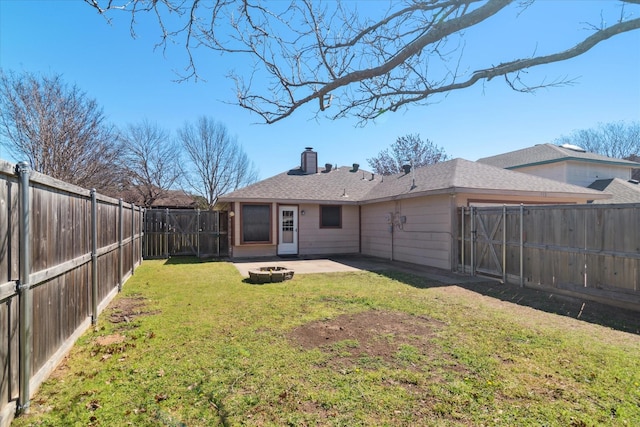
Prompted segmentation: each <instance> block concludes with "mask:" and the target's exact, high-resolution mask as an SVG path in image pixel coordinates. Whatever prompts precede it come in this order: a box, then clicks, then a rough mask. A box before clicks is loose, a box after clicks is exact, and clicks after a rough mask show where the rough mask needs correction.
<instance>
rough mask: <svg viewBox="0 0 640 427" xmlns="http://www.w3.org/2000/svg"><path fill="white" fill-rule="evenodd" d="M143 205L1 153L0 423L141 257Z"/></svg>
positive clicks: (19, 407)
mask: <svg viewBox="0 0 640 427" xmlns="http://www.w3.org/2000/svg"><path fill="white" fill-rule="evenodd" d="M142 215H143V210H142V209H141V208H139V207H136V206H135V205H130V204H126V203H123V202H122V201H119V200H115V199H111V198H108V197H105V196H101V195H99V194H97V193H95V192H94V191H89V190H85V189H82V188H79V187H76V186H73V185H70V184H66V183H64V182H61V181H58V180H55V179H52V178H50V177H47V176H45V175H42V174H39V173H36V172H32V171H30V170H29V168H28V166H27V165H26V164H20V165H17V166H16V165H13V164H11V163H8V162H4V161H1V160H0V339H1V340H2V345H1V346H0V363H1V368H0V426H8V425H9V424H10V423H11V420H12V419H13V418H14V416H15V414H16V413H20V412H25V411H26V410H28V407H29V403H30V397H31V395H32V394H33V393H34V392H35V391H36V389H37V388H38V387H39V386H40V384H41V383H42V382H43V381H44V380H45V379H46V378H47V377H48V376H49V374H50V373H51V371H52V370H53V369H54V368H55V367H56V366H57V364H58V363H59V362H60V360H62V358H63V357H64V355H65V354H66V353H67V352H68V350H69V349H70V348H71V346H72V345H73V343H74V342H75V340H76V339H77V338H78V337H79V336H80V335H81V334H82V333H83V332H84V331H85V330H86V329H87V328H88V327H89V326H90V324H91V322H95V320H96V319H97V316H98V314H99V313H100V311H102V310H103V309H104V307H106V305H107V304H108V303H109V301H110V300H111V299H112V298H113V297H114V296H115V295H116V293H117V292H118V290H119V289H121V287H122V284H123V283H124V281H125V280H126V279H127V278H128V277H129V276H130V275H132V274H133V272H134V269H135V267H136V266H137V265H138V264H139V263H140V262H141V260H142V244H141V242H142Z"/></svg>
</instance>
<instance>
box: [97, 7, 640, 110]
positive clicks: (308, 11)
mask: <svg viewBox="0 0 640 427" xmlns="http://www.w3.org/2000/svg"><path fill="white" fill-rule="evenodd" d="M85 2H86V3H88V4H89V5H91V6H92V7H94V8H95V9H96V10H98V11H99V12H100V13H102V14H105V13H108V12H109V11H110V10H114V11H116V10H123V9H124V10H128V11H129V12H131V21H132V25H134V22H135V15H136V14H139V13H144V12H153V13H155V15H156V19H157V20H158V25H159V29H160V31H161V39H160V43H159V44H158V46H161V47H162V48H163V49H165V48H166V46H167V43H168V42H169V41H173V42H180V40H182V41H181V44H183V45H184V46H185V48H186V50H187V52H188V64H187V67H186V71H187V73H186V75H185V76H183V78H196V79H197V78H199V75H198V73H197V67H196V57H195V56H194V52H193V50H194V49H195V48H197V47H204V48H209V49H212V50H214V51H220V52H225V53H229V54H234V55H245V56H247V57H248V58H249V59H250V60H251V61H252V63H253V69H252V70H249V71H247V70H243V71H242V72H241V73H238V72H235V71H232V72H231V73H230V74H229V77H230V78H232V79H233V80H234V81H235V83H236V89H237V103H238V105H240V106H241V107H243V108H245V109H248V110H250V111H252V112H254V113H256V114H258V115H259V116H260V117H261V118H262V119H263V120H264V122H265V123H275V122H277V121H280V120H283V119H285V118H286V117H289V116H290V115H291V114H293V113H294V112H295V111H297V110H299V109H301V108H303V107H305V106H310V107H311V108H312V109H313V110H314V111H315V114H320V113H324V114H328V115H329V117H331V118H333V119H336V118H340V117H344V116H355V117H357V118H358V119H360V121H361V123H366V122H367V121H369V120H372V119H375V118H376V117H378V116H379V115H380V114H383V113H384V112H386V111H396V110H398V109H399V108H402V107H406V106H408V105H411V104H423V103H426V102H427V101H428V100H429V99H430V98H431V97H432V96H434V95H437V94H446V93H448V92H451V91H455V90H459V89H464V88H468V87H470V86H473V85H474V84H476V83H478V82H480V81H490V80H492V79H494V78H495V77H497V76H504V77H505V81H506V83H507V84H508V85H509V86H510V87H511V88H513V89H514V90H518V91H521V92H531V91H534V90H536V89H539V88H541V87H552V86H558V85H563V84H572V83H573V81H572V80H571V79H566V80H565V79H550V80H548V81H546V82H545V81H543V82H540V83H533V84H531V83H525V82H524V81H523V80H522V76H523V72H525V71H526V70H528V69H531V68H533V67H538V66H540V65H544V64H553V63H557V62H562V61H566V60H568V59H571V58H574V57H576V56H579V55H583V54H584V53H586V52H587V51H589V50H590V49H592V48H593V47H594V46H596V45H597V44H599V43H601V42H603V41H605V40H607V39H609V38H611V37H613V36H616V35H618V34H622V33H625V32H629V31H634V30H637V29H640V19H637V18H636V19H632V18H630V17H631V16H632V13H630V12H627V10H626V9H625V7H624V6H628V7H635V5H637V4H640V0H618V1H617V4H619V5H622V6H623V7H621V8H620V16H619V18H617V21H616V22H615V23H614V24H612V25H610V26H606V25H605V24H604V22H603V20H602V19H601V20H600V22H598V23H597V24H586V26H587V27H588V28H589V29H590V31H592V34H591V35H589V36H587V37H586V38H584V39H583V40H581V41H579V42H577V43H576V44H575V45H574V46H572V47H569V48H566V49H563V50H560V51H557V52H555V53H551V54H547V55H537V54H533V55H531V56H529V57H523V58H521V59H515V60H511V61H507V62H502V63H500V64H498V65H494V64H491V63H490V62H489V64H490V65H489V66H487V67H484V68H480V69H477V70H476V71H471V72H469V71H466V70H464V69H462V68H461V66H460V65H461V58H462V55H463V53H464V46H465V43H464V31H465V30H468V29H471V28H474V27H476V26H478V25H480V24H482V23H484V22H485V21H487V20H488V19H489V18H491V17H493V16H495V15H497V14H501V13H503V11H505V10H507V9H509V8H511V7H517V8H519V10H518V14H524V13H526V11H527V9H529V8H530V7H531V5H532V4H534V3H535V0H520V1H515V0H424V1H420V0H405V2H404V4H401V3H399V2H391V6H390V9H388V10H387V12H386V13H385V14H384V15H383V16H370V15H371V14H370V13H366V12H359V11H358V10H357V5H358V3H357V2H349V3H346V4H342V3H340V2H338V1H336V2H327V3H323V2H321V1H319V0H299V1H292V2H291V3H289V4H283V3H280V2H268V3H267V2H263V1H261V0H215V1H214V0H212V1H210V2H201V1H199V0H155V1H152V2H145V1H142V0H122V2H118V4H115V3H116V2H115V0H108V1H103V2H101V1H100V0H85ZM105 3H106V4H105ZM576 7H580V5H579V4H576ZM176 16H177V17H178V18H179V19H175V17H176ZM169 17H171V19H170V18H169ZM176 22H177V24H176ZM169 24H172V25H173V27H171V28H170V27H169ZM487 50H489V47H487ZM456 56H457V57H456ZM487 58H489V56H488V55H487ZM488 61H490V59H488ZM449 63H452V64H455V66H450V65H449ZM313 104H315V107H314V105H313Z"/></svg>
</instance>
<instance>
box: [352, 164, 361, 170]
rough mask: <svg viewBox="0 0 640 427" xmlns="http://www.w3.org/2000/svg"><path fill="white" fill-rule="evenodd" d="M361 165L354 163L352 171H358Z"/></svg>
mask: <svg viewBox="0 0 640 427" xmlns="http://www.w3.org/2000/svg"><path fill="white" fill-rule="evenodd" d="M359 167H360V165H359V164H358V163H354V164H353V169H351V172H358V168H359Z"/></svg>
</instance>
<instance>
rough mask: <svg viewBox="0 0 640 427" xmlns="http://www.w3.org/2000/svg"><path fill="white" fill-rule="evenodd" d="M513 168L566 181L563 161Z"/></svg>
mask: <svg viewBox="0 0 640 427" xmlns="http://www.w3.org/2000/svg"><path fill="white" fill-rule="evenodd" d="M513 170H514V171H516V172H522V173H528V174H529V175H535V176H539V177H541V178H547V179H553V180H554V181H560V182H568V181H567V164H566V163H565V162H561V163H550V164H545V165H537V166H528V167H524V168H517V169H513ZM591 182H593V181H591ZM587 185H588V184H587ZM585 187H586V185H585Z"/></svg>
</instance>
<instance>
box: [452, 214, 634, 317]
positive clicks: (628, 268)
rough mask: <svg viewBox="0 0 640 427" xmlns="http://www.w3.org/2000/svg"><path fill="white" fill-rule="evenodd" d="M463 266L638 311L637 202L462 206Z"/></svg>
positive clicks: (524, 283)
mask: <svg viewBox="0 0 640 427" xmlns="http://www.w3.org/2000/svg"><path fill="white" fill-rule="evenodd" d="M458 233H459V235H458V243H459V248H458V249H459V251H458V254H459V255H458V261H459V269H460V270H461V271H463V272H466V273H470V274H472V275H475V274H478V273H479V274H485V275H489V276H493V277H498V278H500V279H502V280H503V281H504V282H509V283H517V284H519V285H520V286H527V287H537V288H544V289H546V290H553V291H555V292H558V293H564V294H567V295H572V296H580V297H584V298H587V299H591V300H596V301H601V302H605V303H609V304H614V305H617V306H620V307H625V308H632V309H635V310H640V204H638V203H635V204H612V205H561V206H503V207H471V208H462V209H460V210H459V215H458Z"/></svg>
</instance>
